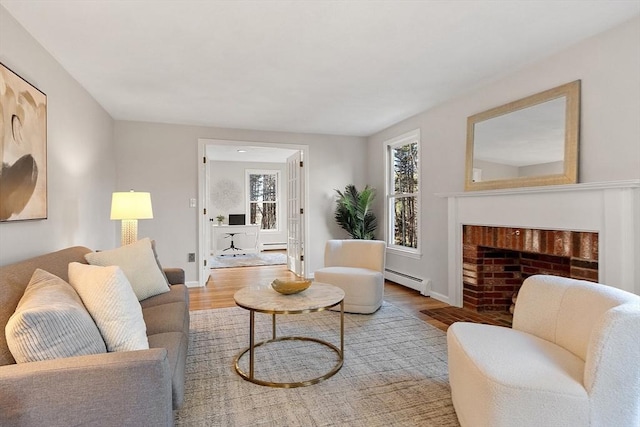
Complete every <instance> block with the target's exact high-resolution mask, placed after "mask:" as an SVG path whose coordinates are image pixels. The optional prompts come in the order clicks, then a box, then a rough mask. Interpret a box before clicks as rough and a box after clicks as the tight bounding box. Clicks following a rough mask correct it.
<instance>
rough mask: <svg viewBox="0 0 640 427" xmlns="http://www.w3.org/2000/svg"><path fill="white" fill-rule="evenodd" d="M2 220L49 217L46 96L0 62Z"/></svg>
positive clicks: (0, 184) (0, 182)
mask: <svg viewBox="0 0 640 427" xmlns="http://www.w3.org/2000/svg"><path fill="white" fill-rule="evenodd" d="M0 161H1V162H2V167H1V168H0V222H8V221H20V220H29V219H46V218H47V96H46V95H45V94H44V93H42V92H41V91H39V90H38V89H36V88H35V87H33V86H32V85H31V84H29V83H28V82H27V81H25V80H24V79H22V78H21V77H20V76H18V75H17V74H15V73H14V72H13V71H11V70H10V69H9V68H7V67H6V66H5V65H3V64H1V63H0Z"/></svg>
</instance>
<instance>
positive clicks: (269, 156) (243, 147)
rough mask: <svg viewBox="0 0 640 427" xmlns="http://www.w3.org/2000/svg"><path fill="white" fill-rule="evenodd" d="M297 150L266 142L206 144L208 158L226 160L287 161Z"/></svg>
mask: <svg viewBox="0 0 640 427" xmlns="http://www.w3.org/2000/svg"><path fill="white" fill-rule="evenodd" d="M296 152H297V150H290V149H287V148H278V147H272V146H268V145H265V144H262V145H258V144H243V143H240V142H238V143H236V144H216V143H211V144H207V145H206V156H207V158H208V159H211V160H215V161H225V162H257V163H285V162H286V161H287V159H288V158H289V157H291V156H292V155H293V154H295V153H296Z"/></svg>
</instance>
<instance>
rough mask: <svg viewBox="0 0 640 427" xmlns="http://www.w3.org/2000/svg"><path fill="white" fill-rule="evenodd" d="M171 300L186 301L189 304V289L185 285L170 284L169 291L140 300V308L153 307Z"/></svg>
mask: <svg viewBox="0 0 640 427" xmlns="http://www.w3.org/2000/svg"><path fill="white" fill-rule="evenodd" d="M171 302H182V303H184V302H186V303H187V306H188V305H189V289H188V288H187V287H186V286H185V285H171V286H170V287H169V292H165V293H163V294H160V295H155V296H152V297H150V298H147V299H145V300H142V301H140V305H141V306H142V310H143V312H144V309H145V308H148V307H154V306H156V305H162V304H168V303H171Z"/></svg>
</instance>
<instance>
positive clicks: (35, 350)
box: [5, 269, 107, 363]
mask: <svg viewBox="0 0 640 427" xmlns="http://www.w3.org/2000/svg"><path fill="white" fill-rule="evenodd" d="M5 333H6V337H7V345H8V346H9V350H10V351H11V354H12V355H13V358H14V359H15V360H16V362H18V363H24V362H35V361H38V360H51V359H59V358H63V357H71V356H81V355H85V354H97V353H106V351H107V349H106V347H105V345H104V341H103V340H102V337H101V336H100V332H99V331H98V328H97V327H96V324H95V323H94V322H93V319H92V318H91V316H90V315H89V313H87V310H86V309H85V308H84V306H83V305H82V301H80V297H78V294H77V293H76V291H74V290H73V288H72V287H71V285H69V284H68V283H67V282H65V281H64V280H62V279H61V278H59V277H58V276H55V275H53V274H51V273H49V272H46V271H44V270H40V269H37V270H36V271H35V272H34V273H33V276H31V280H30V281H29V284H28V285H27V287H26V289H25V291H24V295H23V296H22V299H20V302H19V303H18V307H17V308H16V311H15V313H13V315H12V316H11V317H10V318H9V321H8V322H7V325H6V327H5Z"/></svg>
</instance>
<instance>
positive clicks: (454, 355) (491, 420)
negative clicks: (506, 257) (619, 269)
mask: <svg viewBox="0 0 640 427" xmlns="http://www.w3.org/2000/svg"><path fill="white" fill-rule="evenodd" d="M447 342H448V353H449V354H448V357H449V381H450V384H451V394H452V399H453V404H454V407H455V410H456V413H457V415H458V419H459V421H460V424H461V425H462V426H463V427H465V426H491V427H501V426H518V427H526V426H536V427H538V426H592V427H594V426H603V427H604V426H640V363H638V361H639V360H640V297H638V296H637V295H634V294H631V293H628V292H625V291H622V290H619V289H616V288H613V287H610V286H605V285H601V284H596V283H591V282H585V281H580V280H574V279H568V278H563V277H556V276H546V275H539V276H532V277H529V278H528V279H527V280H525V282H524V284H523V285H522V288H521V290H520V292H519V294H518V299H517V302H516V307H515V312H514V319H513V328H512V329H510V328H505V327H499V326H490V325H481V324H472V323H466V322H460V323H454V324H453V325H452V326H451V327H450V328H449V330H448V332H447Z"/></svg>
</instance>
